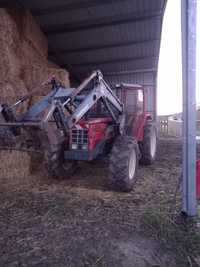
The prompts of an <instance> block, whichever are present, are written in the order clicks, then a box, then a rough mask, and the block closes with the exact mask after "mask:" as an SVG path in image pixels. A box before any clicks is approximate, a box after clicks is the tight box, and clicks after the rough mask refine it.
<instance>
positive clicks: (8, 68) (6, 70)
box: [0, 40, 21, 80]
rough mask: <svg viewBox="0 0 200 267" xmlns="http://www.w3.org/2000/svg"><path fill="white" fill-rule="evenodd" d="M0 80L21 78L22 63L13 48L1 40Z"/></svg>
mask: <svg viewBox="0 0 200 267" xmlns="http://www.w3.org/2000/svg"><path fill="white" fill-rule="evenodd" d="M0 47H1V49H0V80H5V79H6V80H7V79H11V78H12V77H17V76H20V74H21V62H20V59H19V57H18V56H17V55H16V53H15V51H14V49H13V47H11V46H9V45H7V44H6V43H5V42H3V41H1V40H0Z"/></svg>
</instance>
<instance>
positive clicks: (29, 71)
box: [22, 66, 70, 95]
mask: <svg viewBox="0 0 200 267" xmlns="http://www.w3.org/2000/svg"><path fill="white" fill-rule="evenodd" d="M53 76H54V77H55V78H56V80H58V81H59V82H61V84H62V85H63V86H65V87H69V86H70V82H69V73H68V72H67V71H66V70H64V69H57V68H47V67H46V66H45V67H43V66H30V67H27V68H26V69H24V70H23V73H22V78H23V80H24V82H25V84H26V86H27V88H28V89H29V90H31V89H32V88H35V87H37V86H38V87H39V86H40V85H41V84H42V83H43V82H45V81H47V80H48V79H51V78H52V77H53ZM48 92H49V86H46V87H41V91H40V90H39V92H38V94H39V95H45V94H46V93H48Z"/></svg>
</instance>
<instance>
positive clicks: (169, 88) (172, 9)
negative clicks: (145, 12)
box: [157, 0, 200, 115]
mask: <svg viewBox="0 0 200 267" xmlns="http://www.w3.org/2000/svg"><path fill="white" fill-rule="evenodd" d="M197 3H198V8H197V9H198V10H197V13H198V14H197V16H198V17H199V16H200V0H197ZM196 71H197V85H199V86H200V75H199V74H200V20H198V19H197V69H196ZM181 72H182V66H181V0H168V4H167V7H166V11H165V16H164V21H163V30H162V41H161V48H160V59H159V69H158V89H157V99H158V100H157V101H158V103H157V109H158V115H168V114H173V113H177V112H181V110H182V78H181ZM197 88H198V90H196V92H197V102H198V103H200V88H199V87H197Z"/></svg>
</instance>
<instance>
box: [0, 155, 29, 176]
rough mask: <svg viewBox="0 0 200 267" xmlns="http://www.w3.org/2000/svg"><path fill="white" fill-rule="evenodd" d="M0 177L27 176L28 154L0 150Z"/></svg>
mask: <svg viewBox="0 0 200 267" xmlns="http://www.w3.org/2000/svg"><path fill="white" fill-rule="evenodd" d="M0 158H1V160H0V178H3V179H6V178H7V179H12V178H15V179H16V178H18V177H19V178H21V179H25V178H27V177H28V176H29V166H30V156H29V155H28V154H27V153H22V152H19V151H12V152H10V151H0Z"/></svg>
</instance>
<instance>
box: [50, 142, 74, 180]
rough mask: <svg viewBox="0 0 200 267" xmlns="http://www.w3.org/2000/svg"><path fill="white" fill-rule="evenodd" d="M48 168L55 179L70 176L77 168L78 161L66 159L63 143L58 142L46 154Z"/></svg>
mask: <svg viewBox="0 0 200 267" xmlns="http://www.w3.org/2000/svg"><path fill="white" fill-rule="evenodd" d="M45 159H46V162H45V163H46V164H45V165H46V169H47V171H48V174H49V176H50V177H52V178H55V179H63V178H69V177H70V176H71V175H72V174H73V173H74V172H75V170H76V168H77V162H76V161H65V160H64V151H63V149H62V145H60V144H57V145H56V146H55V147H54V148H53V149H52V150H51V151H47V152H46V155H45Z"/></svg>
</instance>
